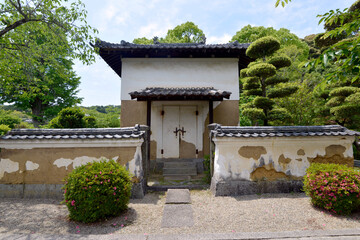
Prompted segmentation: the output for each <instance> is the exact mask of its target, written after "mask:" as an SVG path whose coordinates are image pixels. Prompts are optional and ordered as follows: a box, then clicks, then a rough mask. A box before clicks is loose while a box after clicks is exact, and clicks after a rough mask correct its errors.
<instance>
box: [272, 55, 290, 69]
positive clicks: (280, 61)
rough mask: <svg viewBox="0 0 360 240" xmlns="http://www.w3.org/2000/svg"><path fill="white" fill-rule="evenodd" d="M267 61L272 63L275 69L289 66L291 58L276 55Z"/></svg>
mask: <svg viewBox="0 0 360 240" xmlns="http://www.w3.org/2000/svg"><path fill="white" fill-rule="evenodd" d="M268 63H270V64H272V65H274V66H275V67H276V68H277V69H279V68H283V67H290V66H291V59H290V58H289V57H288V56H276V57H273V58H271V59H270V60H269V61H268Z"/></svg>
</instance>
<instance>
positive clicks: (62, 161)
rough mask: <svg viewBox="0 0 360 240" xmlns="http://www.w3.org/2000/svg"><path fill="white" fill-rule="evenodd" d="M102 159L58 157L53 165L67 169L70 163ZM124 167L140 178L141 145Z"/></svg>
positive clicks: (83, 162) (115, 158)
mask: <svg viewBox="0 0 360 240" xmlns="http://www.w3.org/2000/svg"><path fill="white" fill-rule="evenodd" d="M118 158H119V157H118V156H114V157H112V158H111V159H114V160H115V161H116V160H117V159H118ZM103 159H104V157H100V158H95V157H88V156H81V157H76V158H74V159H68V158H59V159H56V160H55V161H54V163H53V165H54V166H56V167H57V168H61V167H65V168H66V170H67V169H68V167H69V166H70V165H72V167H73V168H76V167H79V166H81V165H85V164H87V163H91V162H100V161H101V160H103ZM106 161H108V159H106ZM26 164H27V163H26ZM126 168H127V170H129V172H130V173H131V174H132V175H133V176H135V177H137V178H142V172H143V169H142V155H141V146H137V147H136V152H135V154H134V157H133V159H132V160H131V161H130V162H128V163H127V165H126Z"/></svg>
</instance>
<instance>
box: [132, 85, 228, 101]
mask: <svg viewBox="0 0 360 240" xmlns="http://www.w3.org/2000/svg"><path fill="white" fill-rule="evenodd" d="M129 94H130V96H131V98H132V99H135V98H137V100H138V101H144V100H217V101H221V100H223V98H227V99H229V97H230V94H231V92H228V91H222V90H217V89H214V88H213V87H208V88H206V87H203V88H201V87H197V88H161V87H149V88H146V89H143V90H141V91H134V92H131V93H129Z"/></svg>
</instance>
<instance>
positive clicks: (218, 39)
mask: <svg viewBox="0 0 360 240" xmlns="http://www.w3.org/2000/svg"><path fill="white" fill-rule="evenodd" d="M231 38H232V36H231V35H230V34H227V33H225V34H224V35H222V36H209V37H207V39H206V43H208V44H216V43H228V42H229V41H230V40H231Z"/></svg>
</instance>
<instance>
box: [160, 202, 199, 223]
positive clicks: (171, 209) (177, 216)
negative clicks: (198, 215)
mask: <svg viewBox="0 0 360 240" xmlns="http://www.w3.org/2000/svg"><path fill="white" fill-rule="evenodd" d="M193 225H194V217H193V210H192V207H191V205H189V204H166V205H165V206H164V211H163V217H162V222H161V227H162V228H173V227H192V226H193Z"/></svg>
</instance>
